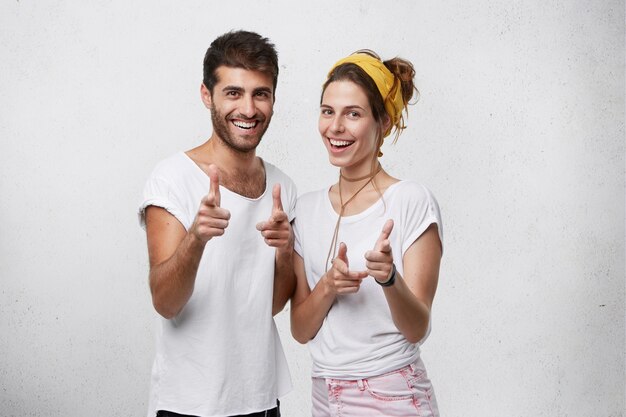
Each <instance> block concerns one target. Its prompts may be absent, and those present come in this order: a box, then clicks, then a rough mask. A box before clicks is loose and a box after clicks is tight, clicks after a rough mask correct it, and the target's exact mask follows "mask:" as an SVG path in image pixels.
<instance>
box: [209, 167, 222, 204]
mask: <svg viewBox="0 0 626 417" xmlns="http://www.w3.org/2000/svg"><path fill="white" fill-rule="evenodd" d="M208 174H209V179H210V180H211V187H210V189H209V201H212V203H213V204H214V205H215V206H216V207H219V206H220V200H221V196H220V171H219V169H218V168H217V167H216V166H215V165H213V164H211V165H209V171H208ZM211 197H213V198H212V199H211Z"/></svg>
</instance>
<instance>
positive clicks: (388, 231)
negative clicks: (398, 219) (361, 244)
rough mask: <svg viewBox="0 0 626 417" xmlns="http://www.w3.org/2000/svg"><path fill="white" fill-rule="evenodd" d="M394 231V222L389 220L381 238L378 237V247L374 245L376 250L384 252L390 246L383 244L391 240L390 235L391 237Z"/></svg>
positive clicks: (381, 233)
mask: <svg viewBox="0 0 626 417" xmlns="http://www.w3.org/2000/svg"><path fill="white" fill-rule="evenodd" d="M392 230H393V220H392V219H388V220H387V221H386V222H385V224H384V226H383V229H382V231H381V232H380V236H378V240H377V241H376V245H374V249H376V250H379V251H383V249H387V248H388V246H389V245H383V242H384V241H386V240H387V239H389V235H391V231H392Z"/></svg>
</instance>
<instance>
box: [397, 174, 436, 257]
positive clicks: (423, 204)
mask: <svg viewBox="0 0 626 417" xmlns="http://www.w3.org/2000/svg"><path fill="white" fill-rule="evenodd" d="M416 187H418V188H416V190H415V192H413V193H407V194H408V198H407V200H406V201H405V206H404V207H403V211H404V213H403V217H404V218H405V229H404V230H405V235H404V238H403V240H402V255H404V253H405V252H406V251H407V250H408V249H409V247H410V246H411V245H412V244H413V242H415V241H416V240H417V238H419V237H420V236H421V235H422V233H424V232H425V231H426V229H428V226H430V225H431V224H436V225H437V233H438V234H439V240H440V242H441V248H442V250H443V223H442V221H441V211H440V210H439V204H438V203H437V200H436V199H435V197H434V196H433V194H432V193H431V192H430V190H429V189H428V188H426V187H424V186H421V185H419V186H417V185H416Z"/></svg>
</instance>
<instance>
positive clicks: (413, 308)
mask: <svg viewBox="0 0 626 417" xmlns="http://www.w3.org/2000/svg"><path fill="white" fill-rule="evenodd" d="M414 74H415V71H414V70H413V66H412V64H411V63H410V62H408V61H406V60H403V59H400V58H394V59H391V60H389V61H385V62H381V60H380V59H379V58H378V57H377V56H376V54H374V53H372V52H371V51H358V52H356V53H354V54H352V55H350V56H348V57H346V58H344V59H342V60H340V61H339V62H337V63H336V64H335V66H334V67H333V68H332V69H331V71H330V72H329V74H328V79H327V80H326V82H325V83H324V86H323V90H322V99H321V106H320V108H321V112H320V117H319V131H320V134H321V136H322V140H323V142H324V144H325V146H326V150H327V151H328V155H329V159H330V163H331V164H333V165H335V166H337V167H339V174H340V175H339V180H338V182H337V183H336V184H334V185H332V186H331V187H330V188H324V189H323V190H320V191H317V192H312V193H308V194H305V195H303V196H302V197H300V199H299V200H298V204H297V208H296V222H295V227H294V230H295V239H296V244H295V249H296V256H295V269H296V275H297V288H296V292H295V294H294V297H293V299H292V301H291V331H292V334H293V336H294V338H295V339H296V340H298V341H299V342H300V343H308V345H309V349H310V353H311V356H312V359H313V372H312V373H313V400H312V402H313V413H312V414H313V416H340V415H341V416H344V417H345V416H359V417H360V416H370V415H371V416H374V415H376V416H408V415H414V416H437V415H438V411H437V405H436V400H435V397H434V395H433V391H432V386H431V384H430V381H429V380H428V378H427V376H426V372H425V370H424V365H423V363H422V361H421V360H420V350H419V346H420V344H421V342H422V341H423V340H424V339H425V338H426V336H427V335H428V332H429V328H430V327H429V324H430V310H431V305H432V301H433V297H434V295H435V290H436V288H437V280H438V275H439V263H440V259H441V254H442V245H441V232H442V229H441V219H440V214H439V208H438V206H437V202H436V201H435V199H434V197H433V196H432V195H431V193H430V192H429V191H428V190H427V189H426V188H424V187H423V186H421V185H419V184H417V183H415V182H413V181H401V180H398V179H396V178H394V177H392V176H390V175H389V174H388V173H387V172H386V171H385V170H384V169H382V167H381V165H380V163H379V161H378V158H379V157H380V156H382V153H381V152H380V147H381V145H382V143H383V139H384V138H385V137H387V136H388V135H389V134H390V133H391V131H392V130H393V129H395V131H396V139H397V136H398V135H399V134H400V131H401V130H402V129H404V127H405V125H404V119H403V117H402V112H403V111H406V109H407V104H408V102H409V100H410V99H411V98H412V97H413V94H414V92H416V89H415V86H414V84H413V77H414Z"/></svg>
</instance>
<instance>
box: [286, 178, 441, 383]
mask: <svg viewBox="0 0 626 417" xmlns="http://www.w3.org/2000/svg"><path fill="white" fill-rule="evenodd" d="M337 217H338V215H337V213H336V212H335V210H334V209H333V207H332V204H331V202H330V199H329V196H328V189H327V188H325V189H322V190H320V191H316V192H311V193H307V194H304V195H302V196H301V197H300V198H299V199H298V204H297V207H296V219H295V223H294V232H295V237H296V241H295V246H294V248H295V251H296V252H297V253H298V254H299V255H300V256H301V257H302V258H303V260H304V268H305V272H306V276H307V281H308V284H309V287H310V288H311V289H313V288H314V287H315V285H317V283H318V282H319V280H320V278H321V277H322V276H323V275H324V273H325V262H326V258H327V256H328V252H329V247H330V243H331V241H332V238H333V232H334V230H335V225H336V223H337ZM387 219H393V221H394V227H393V230H392V232H391V235H390V236H389V239H390V241H391V247H392V253H393V256H394V261H395V265H396V268H397V270H398V272H399V273H400V274H401V275H402V274H403V273H404V270H403V266H402V257H403V255H404V253H405V252H406V250H407V249H408V248H409V247H410V246H411V244H413V242H415V240H417V238H418V237H419V236H420V235H421V234H422V233H424V231H426V229H427V228H428V226H430V225H431V224H436V225H437V230H438V232H439V238H440V240H441V242H443V233H442V223H441V215H440V212H439V206H438V204H437V201H436V200H435V198H434V197H433V195H432V194H431V193H430V191H429V190H428V189H426V188H425V187H423V186H421V185H419V184H418V183H416V182H413V181H400V182H397V183H395V184H393V185H391V186H390V187H389V188H387V190H386V191H385V193H384V194H383V197H382V198H381V199H380V200H378V201H377V202H376V203H375V204H373V205H372V206H370V207H369V208H367V209H366V210H365V211H363V212H361V213H359V214H356V215H354V216H345V217H342V218H341V224H340V227H339V235H338V238H337V245H338V244H339V242H344V243H345V244H346V246H347V248H348V253H347V256H348V261H349V266H350V270H354V271H364V270H366V267H365V257H364V255H365V252H367V251H368V250H371V249H373V248H374V244H375V243H376V241H377V239H378V237H379V236H380V233H381V231H382V228H383V225H384V224H385V222H386V221H387ZM330 262H332V260H331V261H329V265H328V269H330V267H331V265H330ZM420 344H421V341H420V342H419V343H409V342H408V341H407V340H406V338H405V337H404V336H403V335H402V333H400V331H399V330H398V329H397V327H396V326H395V325H394V323H393V320H392V318H391V312H390V310H389V306H388V304H387V300H386V298H385V295H384V293H383V289H382V288H381V287H380V285H378V284H377V283H376V282H375V281H374V278H372V277H368V278H365V279H364V280H363V282H362V283H361V286H360V288H359V291H358V292H357V293H354V294H345V295H339V296H338V297H337V299H336V300H335V302H334V304H333V305H332V307H331V308H330V311H329V312H328V315H327V316H326V318H325V319H324V322H323V324H322V327H321V328H320V330H319V331H318V333H317V335H316V336H315V338H313V339H312V340H311V341H309V343H308V347H309V351H310V353H311V357H312V359H313V371H312V374H313V376H314V377H323V378H336V379H360V378H368V377H372V376H376V375H381V374H383V373H386V372H390V371H393V370H396V369H399V368H402V367H404V366H407V365H409V364H411V363H413V362H415V361H416V360H417V359H418V358H419V354H420V349H419V346H420Z"/></svg>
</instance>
